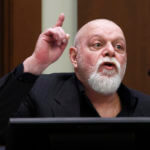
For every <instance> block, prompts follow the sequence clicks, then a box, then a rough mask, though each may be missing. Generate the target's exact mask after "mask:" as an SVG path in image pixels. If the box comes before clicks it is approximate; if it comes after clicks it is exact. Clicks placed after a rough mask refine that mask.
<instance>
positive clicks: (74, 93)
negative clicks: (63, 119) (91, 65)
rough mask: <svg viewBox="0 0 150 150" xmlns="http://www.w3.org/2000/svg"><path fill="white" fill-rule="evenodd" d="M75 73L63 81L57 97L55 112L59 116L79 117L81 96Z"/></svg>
mask: <svg viewBox="0 0 150 150" xmlns="http://www.w3.org/2000/svg"><path fill="white" fill-rule="evenodd" d="M75 82H76V81H75V79H74V75H73V76H72V77H71V78H69V79H68V80H67V81H65V82H64V83H63V85H62V86H61V88H60V90H59V91H58V94H57V95H56V97H55V102H56V106H55V107H57V109H55V110H54V111H55V112H54V114H55V115H59V116H68V117H73V116H74V117H79V116H80V101H79V100H80V98H79V93H78V92H79V91H78V90H77V87H76V83H75Z"/></svg>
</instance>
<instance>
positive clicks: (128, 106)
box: [14, 64, 136, 117]
mask: <svg viewBox="0 0 150 150" xmlns="http://www.w3.org/2000/svg"><path fill="white" fill-rule="evenodd" d="M14 74H15V76H16V78H17V79H18V80H21V81H23V82H34V81H35V80H36V79H37V77H38V76H36V75H32V74H30V73H23V65H22V64H20V65H19V66H18V67H17V68H16V70H15V71H14ZM75 81H76V82H75V83H76V86H77V89H78V90H79V94H80V116H81V117H101V116H100V115H99V114H98V112H97V111H96V109H95V108H94V106H93V105H92V103H91V102H90V100H89V98H88V97H87V96H86V94H85V89H84V86H83V85H82V83H81V82H80V81H79V80H78V79H77V77H76V76H75ZM117 92H118V95H119V97H120V100H121V105H122V110H121V112H120V113H119V114H118V115H117V117H128V116H132V113H133V112H134V109H135V106H136V99H135V98H133V97H132V95H131V94H130V92H129V91H128V90H126V89H125V88H124V86H123V85H121V86H120V88H119V90H118V91H117ZM131 99H132V100H131Z"/></svg>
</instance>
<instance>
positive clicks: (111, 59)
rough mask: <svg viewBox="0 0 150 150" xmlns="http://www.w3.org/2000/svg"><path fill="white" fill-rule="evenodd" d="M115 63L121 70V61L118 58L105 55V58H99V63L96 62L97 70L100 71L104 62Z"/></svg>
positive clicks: (118, 69)
mask: <svg viewBox="0 0 150 150" xmlns="http://www.w3.org/2000/svg"><path fill="white" fill-rule="evenodd" d="M106 62H108V63H113V64H114V65H115V66H116V68H117V71H118V72H120V68H121V67H120V63H119V62H118V61H117V60H116V58H110V57H105V58H101V59H99V60H98V62H97V64H96V70H97V71H98V69H99V67H100V66H101V65H102V64H103V63H106Z"/></svg>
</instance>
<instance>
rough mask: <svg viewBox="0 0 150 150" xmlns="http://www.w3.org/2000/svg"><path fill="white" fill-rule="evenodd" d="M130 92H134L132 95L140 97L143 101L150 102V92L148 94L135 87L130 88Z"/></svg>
mask: <svg viewBox="0 0 150 150" xmlns="http://www.w3.org/2000/svg"><path fill="white" fill-rule="evenodd" d="M129 90H130V92H131V93H132V95H133V96H134V97H136V98H138V99H139V100H140V101H142V102H145V101H147V102H150V95H149V94H146V93H144V92H141V91H138V90H135V89H131V88H129Z"/></svg>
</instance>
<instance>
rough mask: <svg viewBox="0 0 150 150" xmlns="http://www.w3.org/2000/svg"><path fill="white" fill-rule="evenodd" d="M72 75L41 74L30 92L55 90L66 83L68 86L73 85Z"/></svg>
mask: <svg viewBox="0 0 150 150" xmlns="http://www.w3.org/2000/svg"><path fill="white" fill-rule="evenodd" d="M74 76H75V74H74V73H52V74H42V75H40V76H39V77H38V79H37V80H36V82H35V84H34V86H33V89H32V91H36V92H37V91H42V90H43V89H44V92H46V91H48V90H49V89H51V90H52V91H53V90H55V91H56V90H57V89H59V88H60V87H61V86H62V85H63V84H64V83H66V82H68V83H69V85H71V84H73V83H72V82H73V78H74Z"/></svg>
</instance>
